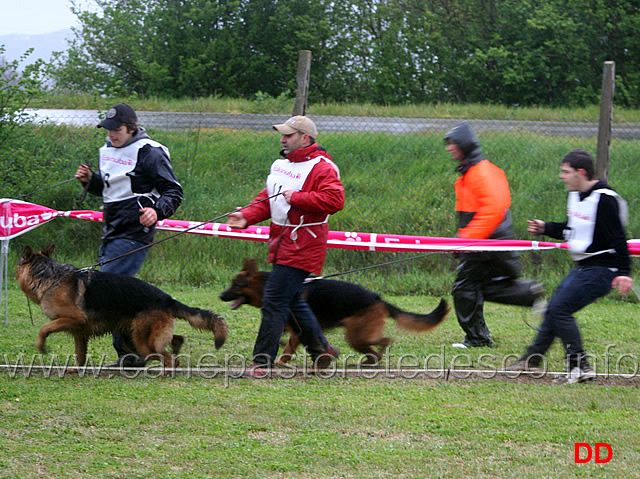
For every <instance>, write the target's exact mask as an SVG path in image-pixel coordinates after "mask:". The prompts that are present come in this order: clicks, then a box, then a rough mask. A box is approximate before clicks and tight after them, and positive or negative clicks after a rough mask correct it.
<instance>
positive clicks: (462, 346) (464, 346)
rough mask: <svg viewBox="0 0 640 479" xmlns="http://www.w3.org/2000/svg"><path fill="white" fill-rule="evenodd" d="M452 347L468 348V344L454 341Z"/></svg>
mask: <svg viewBox="0 0 640 479" xmlns="http://www.w3.org/2000/svg"><path fill="white" fill-rule="evenodd" d="M451 347H452V348H461V349H467V346H466V345H465V344H464V343H453V344H452V345H451Z"/></svg>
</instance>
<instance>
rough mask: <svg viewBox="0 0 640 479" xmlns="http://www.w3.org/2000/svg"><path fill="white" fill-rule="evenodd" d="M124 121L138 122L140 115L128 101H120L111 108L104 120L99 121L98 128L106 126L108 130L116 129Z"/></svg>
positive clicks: (131, 123)
mask: <svg viewBox="0 0 640 479" xmlns="http://www.w3.org/2000/svg"><path fill="white" fill-rule="evenodd" d="M124 123H127V124H130V125H137V124H138V116H137V115H136V112H135V110H134V109H133V108H132V107H131V105H127V104H126V103H118V104H117V105H114V106H113V107H111V108H109V110H108V111H107V114H106V115H105V118H104V120H102V121H101V122H100V123H98V126H97V128H106V129H107V130H116V129H118V128H120V126H121V125H122V124H124Z"/></svg>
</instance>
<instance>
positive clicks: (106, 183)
mask: <svg viewBox="0 0 640 479" xmlns="http://www.w3.org/2000/svg"><path fill="white" fill-rule="evenodd" d="M88 192H89V193H90V194H92V195H97V196H102V198H103V202H104V210H103V213H104V228H103V235H102V240H103V241H108V240H112V239H120V238H126V239H132V240H135V241H140V242H142V243H147V244H148V243H151V242H152V241H153V235H154V232H155V225H154V226H153V227H150V228H147V227H145V226H143V225H142V224H140V209H141V208H144V207H148V206H150V207H153V209H155V210H156V213H157V214H158V221H159V220H163V219H165V218H168V217H169V216H171V215H172V214H173V213H174V212H175V211H176V210H177V209H178V206H179V205H180V203H181V202H182V198H183V194H182V186H181V185H180V183H179V182H178V180H177V178H176V176H175V174H174V172H173V168H172V166H171V162H170V157H169V150H168V149H167V148H166V147H165V146H164V145H162V144H160V143H158V142H157V141H154V140H152V139H151V138H149V135H147V133H146V131H145V130H144V128H142V127H138V131H137V132H136V134H135V135H134V136H133V138H132V139H131V141H129V142H127V143H126V144H124V145H123V146H121V147H118V148H116V147H114V146H113V145H112V144H111V142H110V141H109V139H108V138H107V142H106V143H105V145H104V146H102V148H100V169H99V171H97V172H94V173H93V176H92V177H91V181H90V184H89V188H88Z"/></svg>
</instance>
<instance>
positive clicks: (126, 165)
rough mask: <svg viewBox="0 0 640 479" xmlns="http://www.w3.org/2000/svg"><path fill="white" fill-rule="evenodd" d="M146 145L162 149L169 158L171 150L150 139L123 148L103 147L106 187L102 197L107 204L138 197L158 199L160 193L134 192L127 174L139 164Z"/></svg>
mask: <svg viewBox="0 0 640 479" xmlns="http://www.w3.org/2000/svg"><path fill="white" fill-rule="evenodd" d="M145 145H151V146H153V147H155V148H162V149H163V151H164V152H165V153H166V155H167V157H169V150H168V149H167V147H165V146H164V145H162V144H160V143H158V142H157V141H154V140H151V139H149V138H144V139H141V140H138V141H136V142H134V143H131V144H130V145H128V146H125V147H123V148H114V147H108V146H106V145H105V146H103V147H102V148H100V172H101V173H102V181H103V183H104V187H103V190H102V197H103V201H104V202H105V203H113V202H116V201H122V200H127V199H130V198H135V197H138V196H146V197H150V198H157V197H158V196H159V193H158V191H156V190H155V188H154V190H153V191H150V192H148V193H144V194H137V193H134V192H133V189H132V186H131V178H130V177H129V176H127V173H131V172H132V171H133V170H134V169H135V167H136V164H137V162H138V151H140V148H142V147H143V146H145Z"/></svg>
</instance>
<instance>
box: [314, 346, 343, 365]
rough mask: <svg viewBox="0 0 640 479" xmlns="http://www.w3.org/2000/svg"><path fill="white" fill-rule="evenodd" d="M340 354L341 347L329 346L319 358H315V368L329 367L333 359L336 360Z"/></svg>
mask: <svg viewBox="0 0 640 479" xmlns="http://www.w3.org/2000/svg"><path fill="white" fill-rule="evenodd" d="M338 356H340V348H338V347H337V346H332V345H329V347H327V352H326V353H324V354H321V355H320V356H318V357H317V358H315V359H314V360H313V365H314V368H315V369H327V368H328V367H329V366H330V365H331V363H332V362H333V361H336V360H337V359H338Z"/></svg>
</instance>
